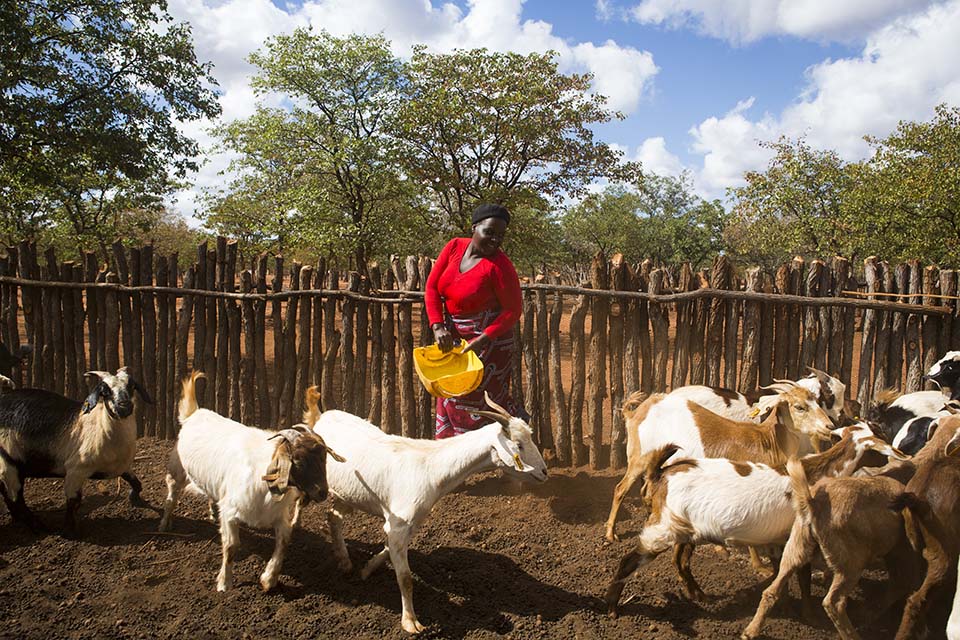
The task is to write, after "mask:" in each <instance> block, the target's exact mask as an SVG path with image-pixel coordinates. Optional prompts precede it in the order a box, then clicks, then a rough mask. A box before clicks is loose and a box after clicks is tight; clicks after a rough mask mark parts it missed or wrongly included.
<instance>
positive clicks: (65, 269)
mask: <svg viewBox="0 0 960 640" xmlns="http://www.w3.org/2000/svg"><path fill="white" fill-rule="evenodd" d="M60 280H61V282H73V262H64V263H63V264H62V265H61V266H60ZM73 305H74V299H73V290H72V289H64V290H63V292H62V294H61V300H60V306H61V308H62V309H63V323H62V324H63V360H64V369H63V392H64V395H66V396H67V397H68V398H78V397H80V386H79V385H78V381H77V339H76V336H75V335H74V331H75V329H76V325H75V323H74V320H75V318H76V311H75V309H74V306H73ZM6 344H7V348H10V343H6Z"/></svg>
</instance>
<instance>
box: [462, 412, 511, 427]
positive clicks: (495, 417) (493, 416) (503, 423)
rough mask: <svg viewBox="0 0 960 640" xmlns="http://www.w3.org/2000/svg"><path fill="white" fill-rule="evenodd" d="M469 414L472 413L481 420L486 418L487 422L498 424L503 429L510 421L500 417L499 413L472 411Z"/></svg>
mask: <svg viewBox="0 0 960 640" xmlns="http://www.w3.org/2000/svg"><path fill="white" fill-rule="evenodd" d="M471 413H473V414H474V415H478V416H481V417H483V418H486V419H487V420H493V421H494V422H499V423H500V425H501V426H504V427H506V426H509V425H510V419H509V418H507V417H505V416H502V415H500V414H499V413H494V412H492V411H472V412H471Z"/></svg>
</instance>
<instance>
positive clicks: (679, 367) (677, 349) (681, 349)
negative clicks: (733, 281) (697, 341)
mask: <svg viewBox="0 0 960 640" xmlns="http://www.w3.org/2000/svg"><path fill="white" fill-rule="evenodd" d="M692 286H693V270H691V269H690V263H689V262H684V263H683V265H682V266H681V267H680V278H679V280H678V282H677V290H678V291H690V290H691V287H692ZM695 304H696V303H695V302H678V303H677V304H676V319H677V325H676V326H677V329H676V336H675V338H674V346H673V372H672V376H671V387H672V388H673V389H677V388H679V387H682V386H683V385H685V384H686V382H687V371H688V369H689V365H690V336H691V335H692V333H693V327H692V320H691V317H690V316H691V315H692V311H693V308H694V306H695Z"/></svg>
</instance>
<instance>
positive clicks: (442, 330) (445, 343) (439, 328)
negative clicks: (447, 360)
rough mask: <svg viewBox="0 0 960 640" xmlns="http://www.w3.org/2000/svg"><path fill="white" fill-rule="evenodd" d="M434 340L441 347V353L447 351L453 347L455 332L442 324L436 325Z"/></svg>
mask: <svg viewBox="0 0 960 640" xmlns="http://www.w3.org/2000/svg"><path fill="white" fill-rule="evenodd" d="M433 340H434V342H436V343H437V346H438V347H440V353H446V352H448V351H450V349H453V334H451V333H450V331H449V329H447V328H446V327H445V326H444V325H442V324H437V325H434V327H433Z"/></svg>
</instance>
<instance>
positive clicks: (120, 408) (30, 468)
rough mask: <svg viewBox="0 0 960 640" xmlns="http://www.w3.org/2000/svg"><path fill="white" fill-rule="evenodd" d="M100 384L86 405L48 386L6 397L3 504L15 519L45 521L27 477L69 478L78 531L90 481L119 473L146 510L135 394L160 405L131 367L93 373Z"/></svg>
mask: <svg viewBox="0 0 960 640" xmlns="http://www.w3.org/2000/svg"><path fill="white" fill-rule="evenodd" d="M84 375H85V377H86V379H87V380H88V381H92V382H94V383H95V384H94V386H93V390H92V391H91V392H90V395H89V396H87V399H86V400H85V401H84V402H79V401H76V400H71V399H70V398H65V397H63V396H61V395H59V394H56V393H53V392H52V391H44V390H42V389H16V390H13V391H8V392H7V393H3V394H0V480H2V486H0V489H2V493H3V500H4V502H5V503H6V505H7V509H9V510H10V514H11V515H12V516H13V518H14V519H15V520H21V521H24V522H26V523H27V524H28V525H30V526H37V525H39V522H38V521H37V520H36V518H35V516H34V515H33V513H32V512H31V511H30V510H29V509H28V508H27V505H26V503H25V502H24V499H23V483H24V480H25V479H26V478H46V477H56V478H63V479H64V481H63V490H64V493H65V494H66V497H67V516H66V527H67V530H68V531H69V532H71V533H74V534H75V533H76V511H77V507H78V506H79V504H80V499H81V490H82V488H83V483H84V482H86V480H87V479H88V478H93V479H96V480H100V479H104V478H115V477H117V476H120V477H121V478H123V479H124V480H126V481H127V483H128V484H129V485H130V487H131V491H130V501H131V503H133V504H136V505H138V506H145V503H144V502H143V501H142V499H141V498H140V490H141V485H140V481H139V480H138V479H137V477H136V476H135V475H134V474H133V473H132V472H131V471H130V465H131V464H132V463H133V457H134V454H135V453H136V448H137V424H136V419H135V417H134V409H135V407H136V403H137V400H136V397H137V396H139V397H140V399H142V400H143V401H144V402H147V403H152V402H153V400H151V399H150V396H149V395H148V394H147V392H146V391H145V390H144V389H143V387H142V386H140V383H138V382H137V381H136V380H134V379H133V377H131V376H130V374H129V372H128V371H127V369H126V367H123V368H121V369H120V370H119V371H117V372H116V373H115V374H111V373H108V372H106V371H88V372H87V373H86V374H84Z"/></svg>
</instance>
